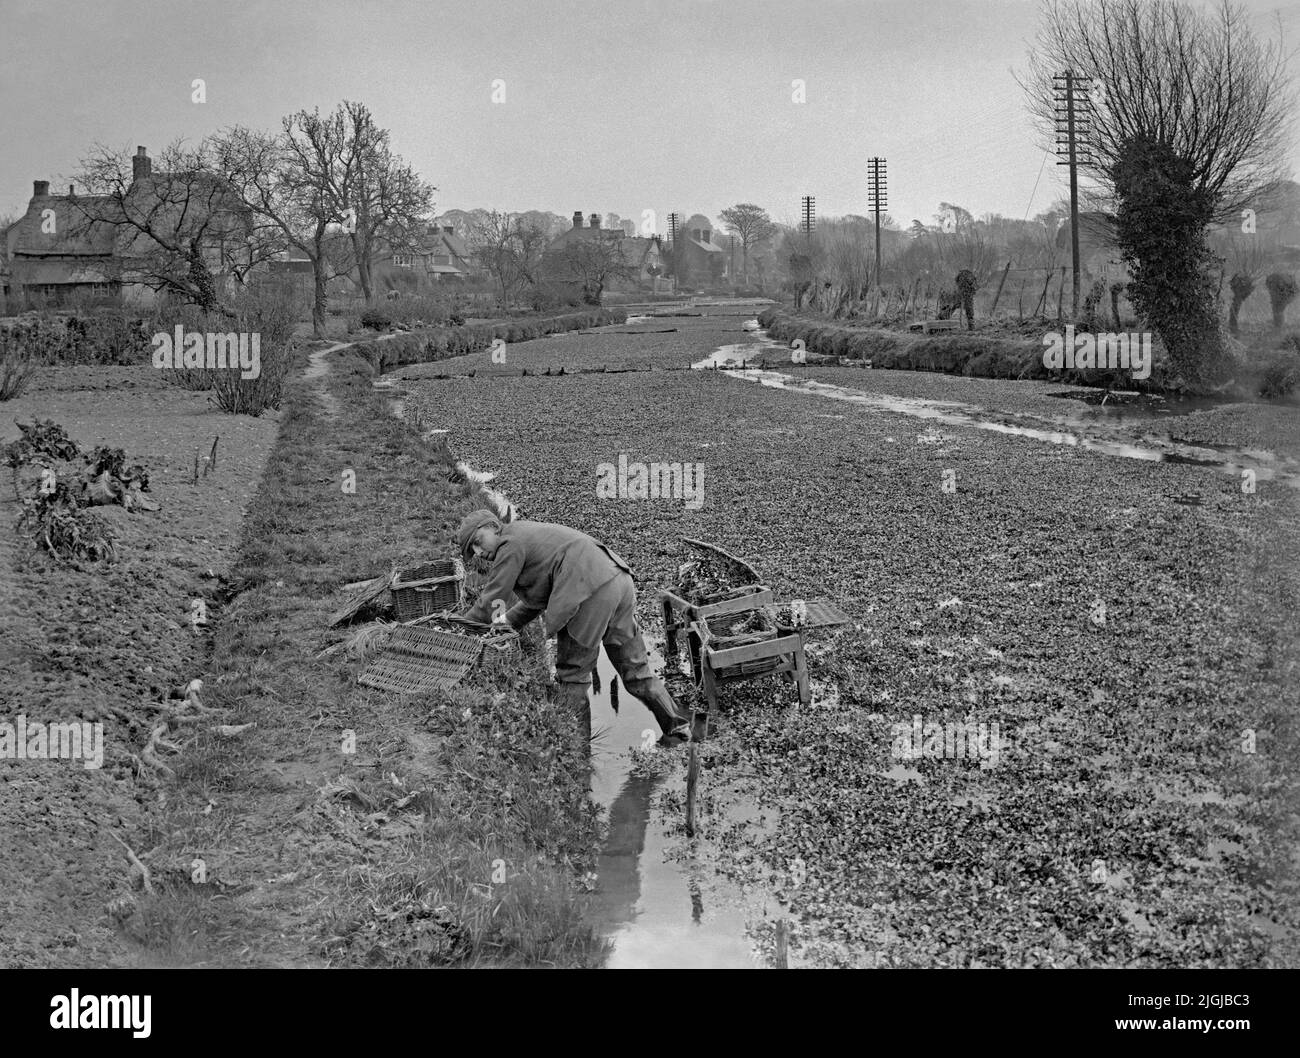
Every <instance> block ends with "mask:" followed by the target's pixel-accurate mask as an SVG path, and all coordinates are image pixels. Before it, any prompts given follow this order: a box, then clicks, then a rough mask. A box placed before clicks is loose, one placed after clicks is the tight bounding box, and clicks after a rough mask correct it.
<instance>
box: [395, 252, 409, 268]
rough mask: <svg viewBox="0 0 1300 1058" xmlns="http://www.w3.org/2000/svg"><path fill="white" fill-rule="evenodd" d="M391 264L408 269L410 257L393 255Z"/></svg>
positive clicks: (401, 254) (404, 254)
mask: <svg viewBox="0 0 1300 1058" xmlns="http://www.w3.org/2000/svg"><path fill="white" fill-rule="evenodd" d="M393 264H395V265H396V266H397V267H398V268H410V267H411V255H410V254H409V253H395V254H393Z"/></svg>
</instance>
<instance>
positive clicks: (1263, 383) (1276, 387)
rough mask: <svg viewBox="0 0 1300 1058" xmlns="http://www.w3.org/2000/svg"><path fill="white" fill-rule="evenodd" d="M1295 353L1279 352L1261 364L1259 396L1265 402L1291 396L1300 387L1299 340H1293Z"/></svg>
mask: <svg viewBox="0 0 1300 1058" xmlns="http://www.w3.org/2000/svg"><path fill="white" fill-rule="evenodd" d="M1295 342H1296V346H1297V349H1296V352H1290V351H1285V350H1282V351H1279V352H1277V353H1275V354H1273V356H1271V357H1270V358H1269V359H1268V360H1266V361H1265V362H1264V364H1263V369H1262V371H1261V372H1260V379H1259V395H1260V396H1261V397H1263V398H1264V399H1265V400H1280V399H1282V398H1284V397H1289V396H1291V394H1292V393H1294V392H1295V391H1296V387H1297V385H1300V338H1298V339H1295Z"/></svg>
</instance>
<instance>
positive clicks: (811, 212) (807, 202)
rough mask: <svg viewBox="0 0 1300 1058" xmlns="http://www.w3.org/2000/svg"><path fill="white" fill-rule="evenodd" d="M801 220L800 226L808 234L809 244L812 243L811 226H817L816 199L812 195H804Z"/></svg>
mask: <svg viewBox="0 0 1300 1058" xmlns="http://www.w3.org/2000/svg"><path fill="white" fill-rule="evenodd" d="M802 203H803V220H802V222H801V223H800V225H799V226H800V227H801V228H803V230H804V233H805V234H806V235H807V236H808V242H809V244H811V243H812V233H813V228H815V227H817V199H816V198H814V197H813V196H812V195H804V197H803V200H802Z"/></svg>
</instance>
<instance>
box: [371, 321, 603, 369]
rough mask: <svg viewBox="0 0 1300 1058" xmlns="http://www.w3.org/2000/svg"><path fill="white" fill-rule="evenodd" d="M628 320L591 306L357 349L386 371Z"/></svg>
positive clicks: (417, 335) (416, 334) (433, 332)
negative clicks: (500, 343) (494, 344)
mask: <svg viewBox="0 0 1300 1058" xmlns="http://www.w3.org/2000/svg"><path fill="white" fill-rule="evenodd" d="M626 319H627V313H626V312H624V311H622V310H621V309H589V310H587V311H584V312H571V313H566V314H565V315H562V316H548V317H546V318H543V319H532V320H503V321H501V322H499V323H476V324H470V325H466V326H463V327H438V328H435V329H433V330H427V331H419V332H413V333H411V334H404V335H402V336H401V337H400V338H388V339H385V340H384V341H370V342H361V343H359V344H358V345H356V346H354V348H355V349H356V351H357V352H358V353H359V354H360V355H361V356H363V357H365V359H366V361H367V363H369V364H370V366H371V367H373V368H374V369H375V371H376V372H378V373H379V374H383V373H384V372H385V371H391V370H392V369H394V368H397V367H401V366H403V365H404V364H425V363H431V362H432V361H435V360H448V359H450V358H451V357H453V356H464V355H466V354H467V353H475V352H479V351H480V350H483V349H487V348H490V347H491V345H492V342H493V340H494V339H496V338H500V339H502V340H504V341H507V342H526V341H529V340H531V339H533V338H541V337H543V336H545V335H548V334H561V333H563V332H564V331H578V330H585V329H586V328H589V327H606V326H609V325H610V324H615V323H623V322H624V321H625V320H626Z"/></svg>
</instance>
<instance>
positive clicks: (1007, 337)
mask: <svg viewBox="0 0 1300 1058" xmlns="http://www.w3.org/2000/svg"><path fill="white" fill-rule="evenodd" d="M758 322H759V323H760V324H761V325H762V326H763V327H764V328H765V329H766V330H767V333H768V334H769V335H770V336H771V337H772V338H775V339H777V340H778V341H786V342H788V341H793V340H794V339H796V338H801V339H803V341H804V344H805V345H806V346H807V349H808V351H809V352H811V353H819V354H821V355H823V356H837V357H839V356H843V357H849V358H852V359H868V360H871V362H872V367H874V368H893V369H897V370H905V371H940V372H944V373H945V374H950V375H968V376H973V377H976V378H1014V379H1036V380H1040V381H1047V382H1060V383H1065V384H1069V385H1076V386H1094V387H1103V388H1106V389H1117V390H1135V391H1138V392H1143V393H1170V392H1186V391H1188V390H1189V388H1190V387H1188V386H1187V385H1185V384H1184V383H1183V382H1181V381H1180V380H1179V379H1177V378H1175V377H1174V375H1173V373H1172V371H1171V370H1170V366H1169V363H1168V360H1167V359H1166V356H1165V350H1164V346H1163V345H1162V344H1161V342H1160V340H1159V338H1158V337H1156V338H1154V339H1153V341H1152V357H1151V358H1152V361H1153V363H1152V366H1151V374H1150V377H1148V378H1146V379H1136V378H1133V376H1132V373H1131V372H1130V371H1128V370H1126V369H1119V370H1113V371H1111V370H1104V371H1099V370H1086V371H1079V370H1070V369H1060V370H1053V369H1050V368H1048V367H1045V366H1044V365H1043V342H1042V337H1041V335H1034V336H1033V337H1024V336H1022V335H1018V334H1006V333H1001V334H1000V333H998V332H982V333H981V332H979V331H964V330H963V331H958V332H956V333H951V334H936V335H933V336H928V335H923V334H919V333H915V332H912V331H895V330H888V329H885V328H883V327H870V328H864V327H846V326H843V325H841V324H835V323H830V322H828V321H827V320H825V319H823V318H820V317H817V316H809V315H793V314H791V313H789V312H787V311H785V310H784V309H783V308H782V307H779V306H774V307H772V308H768V309H766V310H764V311H763V312H761V313H759V315H758ZM1054 329H1055V324H1045V325H1044V327H1043V333H1046V332H1047V331H1050V330H1054ZM1278 341H1279V343H1282V344H1283V345H1285V344H1286V343H1287V342H1289V343H1291V344H1292V345H1294V346H1295V347H1294V348H1289V347H1284V348H1278V349H1271V348H1269V349H1253V350H1251V351H1250V355H1249V357H1244V358H1242V359H1241V361H1240V370H1239V371H1238V373H1237V377H1236V379H1235V380H1234V382H1233V385H1232V386H1231V387H1230V389H1231V392H1230V393H1229V394H1227V395H1229V396H1235V397H1236V398H1238V399H1241V400H1253V399H1256V398H1259V397H1263V398H1265V399H1273V398H1276V397H1285V396H1287V395H1289V394H1291V393H1292V392H1294V390H1295V387H1296V385H1297V384H1298V383H1300V337H1297V336H1294V335H1292V336H1289V337H1288V336H1279V337H1278Z"/></svg>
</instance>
